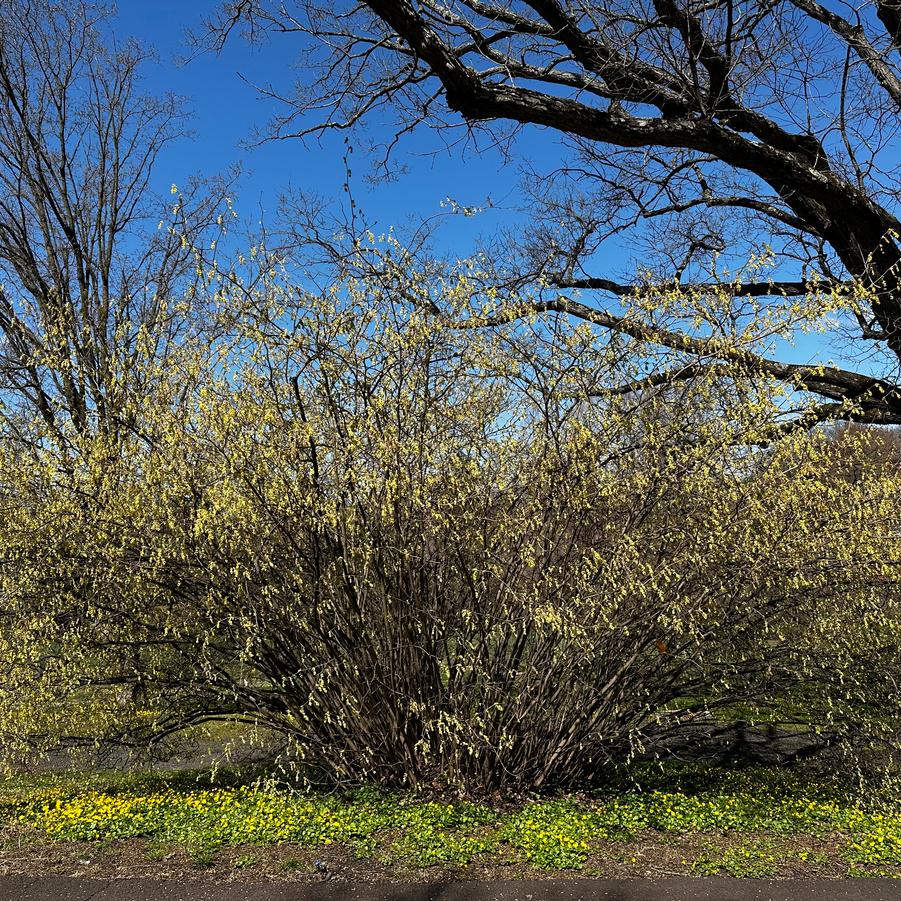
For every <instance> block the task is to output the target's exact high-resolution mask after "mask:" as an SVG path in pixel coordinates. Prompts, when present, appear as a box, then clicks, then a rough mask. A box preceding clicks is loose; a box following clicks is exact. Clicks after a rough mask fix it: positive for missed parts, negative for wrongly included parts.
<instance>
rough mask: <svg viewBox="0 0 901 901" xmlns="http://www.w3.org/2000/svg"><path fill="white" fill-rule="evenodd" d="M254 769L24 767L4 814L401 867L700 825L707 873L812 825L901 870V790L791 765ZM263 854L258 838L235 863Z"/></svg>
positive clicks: (543, 850)
mask: <svg viewBox="0 0 901 901" xmlns="http://www.w3.org/2000/svg"><path fill="white" fill-rule="evenodd" d="M252 775H253V774H248V773H247V772H244V773H242V772H240V771H238V772H222V773H219V774H217V776H216V777H215V778H212V777H210V775H209V774H207V775H206V776H201V775H198V774H196V773H194V774H176V775H159V774H156V775H141V774H137V775H125V774H91V775H83V774H82V775H77V776H76V775H71V776H60V777H49V776H48V777H41V778H26V777H17V778H12V779H8V780H6V781H5V782H3V783H0V823H2V824H3V826H4V828H5V829H6V830H7V831H10V830H19V831H23V830H24V831H26V832H29V833H34V834H37V835H38V836H41V837H43V838H46V839H51V840H56V841H62V842H66V841H70V842H71V841H79V842H84V841H89V842H115V841H116V840H120V839H131V838H141V839H146V840H147V842H148V848H149V849H152V850H151V853H155V849H162V848H172V847H180V848H183V849H185V851H186V852H187V854H188V856H189V858H190V859H191V860H192V861H193V862H194V864H195V865H196V866H198V867H206V866H211V865H213V863H214V861H215V859H216V855H217V854H218V852H219V851H221V850H222V849H223V848H227V847H230V846H238V845H240V846H264V845H275V844H291V845H292V846H298V847H301V848H306V849H321V848H324V847H327V846H329V845H335V846H341V847H342V848H346V849H348V850H349V851H350V852H352V853H353V854H355V855H356V856H357V857H360V858H364V859H366V858H376V859H378V860H379V861H381V862H383V863H386V864H390V865H399V866H402V867H428V866H432V865H456V866H466V865H469V864H472V863H474V862H476V861H479V860H483V861H493V862H513V863H522V864H528V865H531V866H532V867H536V868H539V869H544V870H560V869H573V870H581V869H583V868H585V867H591V866H592V864H593V863H596V856H597V855H598V854H599V853H603V850H604V848H606V849H607V853H608V854H609V853H610V849H611V846H612V845H614V844H616V845H618V844H620V843H627V842H630V841H632V840H633V839H635V838H636V837H639V836H640V837H641V841H642V843H644V844H646V843H647V842H649V841H654V840H655V837H656V840H657V842H658V843H659V844H660V845H661V846H664V845H666V844H668V843H669V844H672V843H673V842H675V841H677V840H679V838H680V837H683V836H686V835H695V834H697V835H699V836H701V837H704V836H708V837H710V841H706V840H705V843H703V845H702V850H701V852H700V853H698V854H697V855H696V858H695V859H694V860H693V861H690V865H691V869H692V870H693V871H694V872H696V873H698V874H710V873H725V874H730V875H735V876H765V875H772V874H773V873H775V872H777V871H778V869H779V866H780V863H781V862H782V861H784V860H785V854H786V852H785V850H784V848H783V847H782V846H781V845H778V842H780V841H783V840H784V839H787V838H792V839H793V840H794V839H797V838H799V837H800V838H802V839H803V838H804V837H806V838H808V839H809V840H810V844H811V847H810V848H805V846H804V843H803V841H801V842H800V843H799V842H798V841H794V844H793V847H795V848H796V849H797V850H796V851H792V852H791V853H792V854H795V853H796V854H797V859H798V860H799V861H803V862H811V863H814V862H816V861H817V860H818V857H817V855H820V856H822V853H821V852H820V851H817V850H816V849H815V848H814V847H813V845H815V844H816V843H817V842H820V843H822V841H823V840H826V839H828V840H829V841H830V842H832V843H833V844H834V845H835V846H836V847H837V848H838V849H839V853H840V854H841V856H842V858H843V859H844V861H845V862H846V864H847V866H848V867H849V869H853V871H854V872H869V871H875V870H878V871H879V872H888V873H891V874H898V875H901V803H899V802H898V801H897V800H896V799H895V798H894V797H893V796H892V794H891V793H890V792H885V793H876V792H874V793H871V794H869V795H866V796H861V795H860V793H854V792H852V791H851V790H850V789H846V788H844V787H842V786H841V785H839V784H837V783H834V782H823V781H820V782H816V781H811V780H802V779H799V778H796V777H794V776H792V775H791V774H787V773H784V772H779V771H776V770H769V769H746V770H730V769H724V768H705V767H698V766H692V767H676V768H672V767H669V768H666V769H662V770H661V769H659V768H657V769H650V768H646V769H644V770H639V771H635V770H633V771H632V772H631V773H630V775H629V778H628V779H623V780H621V782H620V783H619V784H618V785H614V786H611V788H610V789H609V790H608V791H607V792H605V793H598V794H596V795H595V796H593V797H589V798H582V799H578V800H577V799H574V798H556V799H550V800H547V799H545V800H534V801H530V802H527V803H523V804H520V805H518V806H516V807H513V808H509V807H508V808H503V809H499V808H496V807H492V806H491V805H489V804H485V803H472V802H465V801H445V800H441V801H438V800H434V799H428V798H424V797H420V796H416V795H413V794H409V793H408V794H403V793H391V792H382V791H378V790H375V789H371V788H369V789H360V790H357V791H354V792H350V793H347V794H343V795H337V794H328V793H321V792H320V793H317V792H302V791H296V790H291V789H290V788H287V787H280V788H279V787H274V788H261V787H259V783H254V782H252V781H251V776H252ZM723 836H725V837H726V838H727V839H728V841H726V842H725V843H724V841H723V838H722V837H723ZM761 836H764V837H763V838H761ZM774 842H775V843H777V844H774ZM724 844H725V845H726V846H725V847H724ZM593 855H594V856H595V859H593ZM253 861H255V858H254V856H253V855H252V854H250V853H248V854H246V855H245V856H244V857H242V858H239V862H237V863H236V864H235V865H236V866H238V867H250V866H252V865H253Z"/></svg>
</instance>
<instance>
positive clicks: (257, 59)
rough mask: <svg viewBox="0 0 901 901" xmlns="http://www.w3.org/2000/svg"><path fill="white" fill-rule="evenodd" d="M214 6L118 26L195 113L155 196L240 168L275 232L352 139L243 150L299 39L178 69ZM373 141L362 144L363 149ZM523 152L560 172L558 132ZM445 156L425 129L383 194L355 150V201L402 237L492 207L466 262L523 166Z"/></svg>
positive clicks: (406, 149) (618, 263)
mask: <svg viewBox="0 0 901 901" xmlns="http://www.w3.org/2000/svg"><path fill="white" fill-rule="evenodd" d="M216 5H217V4H216V2H215V0H195V2H193V3H185V2H183V0H181V2H176V0H156V2H144V0H122V2H121V3H120V6H119V13H118V16H117V18H116V19H115V20H114V22H113V27H114V29H115V30H116V32H117V33H118V34H119V35H121V36H122V37H126V36H133V37H135V38H137V39H138V40H139V41H140V42H141V43H142V44H145V45H148V46H151V47H153V48H154V49H155V50H156V52H157V54H158V56H159V61H158V62H157V63H151V64H148V65H147V66H146V67H145V70H144V84H145V87H146V89H147V90H148V91H149V92H151V93H164V92H168V91H171V92H173V93H175V94H178V95H180V96H183V97H184V98H185V100H186V104H187V107H188V108H189V109H190V110H191V111H192V112H193V118H192V121H191V127H192V129H193V131H194V136H193V138H192V139H189V140H182V141H179V142H178V143H177V144H175V145H171V146H170V147H169V148H168V149H167V150H166V152H165V153H164V154H163V155H162V157H161V159H160V161H159V165H158V168H157V170H156V177H155V185H154V187H155V188H156V189H157V190H158V191H160V193H165V192H166V191H167V189H168V187H169V185H171V184H172V183H175V184H179V183H181V184H183V183H184V182H185V181H186V180H187V178H188V177H190V176H191V175H195V174H207V175H208V174H212V173H215V172H224V171H225V170H227V169H228V168H229V167H230V166H232V165H234V164H236V163H240V164H241V165H242V168H243V175H242V177H241V179H240V181H239V183H238V190H237V191H236V206H237V209H238V210H239V212H240V213H241V214H242V216H243V217H244V218H246V219H247V220H248V222H250V223H251V224H253V223H254V221H255V220H257V219H258V218H259V213H260V211H262V212H263V214H264V215H265V216H266V218H267V221H269V222H271V221H272V219H273V218H274V214H275V212H276V206H277V200H278V195H279V192H280V191H282V190H283V189H285V188H286V187H287V186H289V185H292V186H294V187H295V188H298V189H302V190H305V191H314V192H316V193H318V194H320V195H323V196H325V197H327V198H334V199H335V200H336V201H340V199H341V198H342V195H343V189H342V186H343V183H344V180H345V165H344V162H343V156H344V143H343V142H344V135H343V134H338V133H330V134H327V135H325V136H323V137H321V138H308V139H307V140H306V142H304V143H302V142H300V141H299V140H287V141H279V142H269V143H264V144H262V145H260V146H256V147H253V148H247V147H242V146H241V144H242V142H244V141H247V139H248V138H250V137H251V135H252V131H253V129H254V127H255V126H256V127H261V126H264V125H265V123H266V122H267V121H268V119H269V117H270V116H271V115H272V114H273V112H274V110H275V107H274V106H273V105H272V101H268V100H266V99H264V98H261V97H260V95H259V93H258V92H257V91H256V90H255V89H254V87H253V86H252V85H251V84H249V83H248V80H250V81H253V82H256V83H266V82H271V83H273V84H275V85H277V86H278V87H279V88H282V89H284V88H285V87H286V86H288V85H290V83H291V82H292V80H293V79H294V77H295V75H294V72H293V71H292V66H293V63H294V62H295V60H296V58H297V54H298V46H299V45H298V37H297V36H296V35H287V36H281V37H279V36H275V37H273V38H272V39H271V40H270V41H269V42H268V43H266V44H265V45H263V46H251V45H249V44H248V43H247V42H245V41H243V40H242V39H241V38H239V37H238V36H235V37H234V38H233V39H232V40H231V41H230V42H229V44H228V45H227V46H226V49H225V51H224V52H223V53H222V54H221V55H218V56H217V55H214V54H210V53H206V54H202V55H200V56H195V58H193V59H191V60H190V61H189V62H187V63H183V64H180V63H179V62H178V60H179V58H181V57H184V56H185V55H186V54H187V53H188V45H187V43H186V36H185V30H186V29H188V28H191V27H196V26H198V25H199V24H200V22H201V20H202V19H203V17H204V15H205V14H209V13H212V12H213V10H214V9H215V8H216ZM242 76H243V77H242ZM368 134H369V136H370V137H372V136H374V137H376V139H378V138H379V137H383V135H379V133H378V126H372V127H370V128H369V132H368ZM365 139H366V135H365V133H364V135H363V136H362V137H361V140H365ZM520 141H521V142H527V144H525V143H520V145H519V147H520V149H523V148H526V149H527V151H528V156H529V159H530V161H531V163H533V164H534V165H535V166H536V168H538V169H542V168H550V167H551V166H553V164H554V163H555V162H558V161H560V160H562V159H564V156H563V154H562V152H561V151H560V148H559V144H558V141H557V139H556V138H555V136H554V135H553V134H551V133H548V132H542V131H540V130H538V129H534V128H533V129H530V130H528V131H526V132H524V134H523V135H522V136H521V137H520ZM440 146H441V144H440V141H439V140H438V139H436V138H435V137H434V136H432V135H430V134H429V132H428V130H427V129H424V128H420V129H419V130H417V131H416V132H414V133H413V135H411V136H408V137H406V138H405V139H404V140H403V142H402V143H401V145H400V146H399V148H398V150H397V151H396V159H397V161H398V162H401V163H403V164H404V166H405V167H406V171H405V173H404V174H403V175H402V176H401V177H400V178H398V179H396V180H393V181H390V182H383V183H381V184H376V185H373V184H372V183H370V182H369V181H368V180H367V179H366V178H365V176H366V175H367V174H368V173H369V172H370V171H371V165H372V163H371V160H367V154H366V152H365V148H364V147H361V146H357V147H356V149H355V151H354V153H353V154H352V155H351V157H350V159H351V166H352V187H353V192H354V198H355V200H356V202H357V204H358V205H359V206H360V207H361V208H362V209H363V211H364V213H365V215H366V218H367V220H368V221H369V222H370V223H371V224H372V225H373V226H374V227H375V228H377V229H379V230H382V229H386V228H388V227H389V226H397V227H400V228H403V226H404V225H405V224H406V223H407V222H408V220H409V217H417V216H419V217H428V216H435V215H441V214H442V207H441V201H442V200H444V198H446V197H448V196H450V197H453V199H454V200H456V201H458V202H459V203H461V204H463V205H468V206H472V205H483V204H484V203H485V201H486V200H487V199H488V198H490V199H491V201H492V202H493V203H494V204H496V205H497V207H496V208H495V209H489V210H488V211H487V212H486V213H484V214H482V215H480V216H477V217H474V218H472V219H467V218H465V217H463V216H454V217H448V219H447V221H446V224H445V225H444V226H443V228H442V231H441V241H442V248H441V249H443V250H446V251H449V252H451V253H454V254H456V255H466V254H467V253H468V252H470V251H471V250H472V248H473V241H474V239H475V237H476V236H477V234H478V233H479V232H485V233H490V232H491V231H493V230H494V229H496V228H497V227H498V226H499V225H501V224H503V223H504V222H510V221H511V220H512V221H515V220H516V218H517V216H516V214H515V212H513V211H512V209H511V208H512V207H513V205H514V204H515V198H516V189H517V184H518V182H519V180H520V173H519V171H518V166H517V164H516V162H515V161H514V162H512V163H510V162H508V163H506V164H504V160H503V158H502V156H501V154H500V153H499V152H498V151H497V150H493V149H491V148H487V149H485V150H484V151H483V152H481V153H477V152H474V151H472V150H470V151H469V152H467V153H465V154H461V153H460V152H459V151H455V152H451V153H447V152H439V153H437V155H435V153H434V152H435V151H436V150H437V149H438V148H440ZM598 264H599V274H603V275H606V276H608V277H623V276H624V277H626V278H628V276H629V272H630V268H631V261H630V259H629V254H628V253H627V252H625V253H624V252H623V250H622V249H620V250H619V252H616V251H615V250H613V249H612V248H611V250H610V251H607V252H605V253H604V255H603V256H601V257H600V259H599V260H598ZM779 355H780V356H782V357H783V358H786V359H792V360H795V361H804V362H806V361H810V360H813V359H816V358H819V359H823V360H828V359H832V358H834V359H836V361H840V357H841V356H842V354H841V352H840V350H838V349H837V348H836V347H835V346H834V345H833V344H831V342H826V341H824V340H823V339H822V338H819V337H814V336H802V337H801V338H800V339H799V342H798V346H797V347H795V348H787V347H781V348H780V349H779Z"/></svg>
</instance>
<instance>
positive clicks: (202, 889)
mask: <svg viewBox="0 0 901 901" xmlns="http://www.w3.org/2000/svg"><path fill="white" fill-rule="evenodd" d="M345 898H347V899H349V901H901V879H898V880H891V879H841V880H817V879H791V880H784V881H779V882H776V881H770V880H765V879H746V880H741V879H725V878H716V877H711V878H706V879H691V878H688V879H679V878H674V879H647V880H638V879H632V880H626V879H566V880H557V881H555V880H547V881H541V882H538V881H520V882H482V883H479V882H454V883H448V884H434V885H403V886H375V885H353V884H349V883H323V884H318V885H308V884H305V885H285V884H280V885H266V884H261V885H248V884H245V883H234V884H230V885H213V884H208V883H207V884H205V883H191V882H180V881H177V880H169V881H160V880H154V879H113V880H103V879H84V878H81V877H63V876H47V877H43V878H32V877H27V876H0V899H2V901H7V899H9V901H341V899H345Z"/></svg>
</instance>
